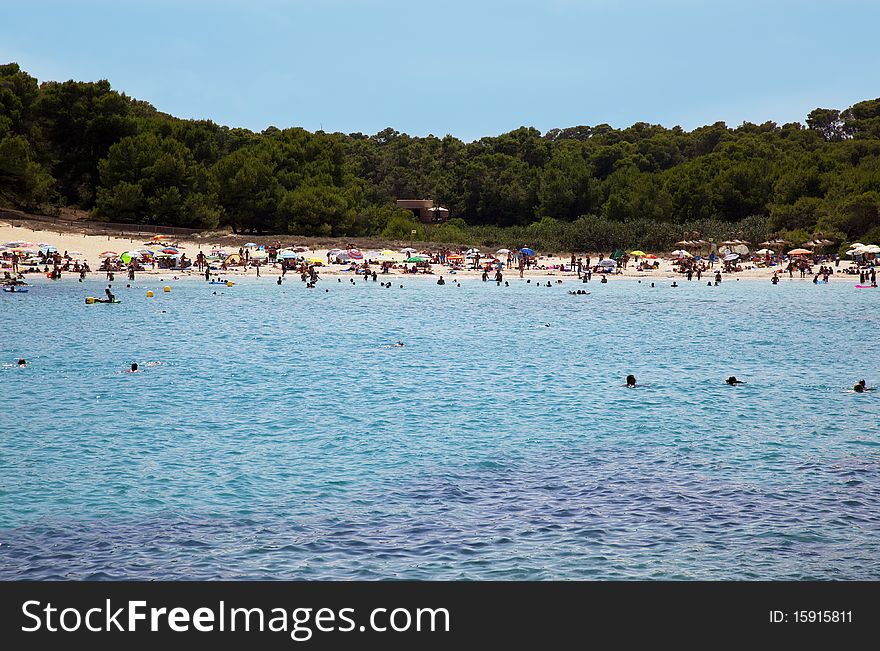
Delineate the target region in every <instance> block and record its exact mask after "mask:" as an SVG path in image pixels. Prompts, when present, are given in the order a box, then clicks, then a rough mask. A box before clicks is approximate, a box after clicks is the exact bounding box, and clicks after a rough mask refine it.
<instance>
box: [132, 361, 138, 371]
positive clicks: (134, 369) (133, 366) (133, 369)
mask: <svg viewBox="0 0 880 651" xmlns="http://www.w3.org/2000/svg"><path fill="white" fill-rule="evenodd" d="M137 370H138V365H137V362H132V363H131V372H132V373H134V372H135V371H137Z"/></svg>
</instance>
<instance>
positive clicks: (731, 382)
mask: <svg viewBox="0 0 880 651" xmlns="http://www.w3.org/2000/svg"><path fill="white" fill-rule="evenodd" d="M725 382H727V383H728V384H736V383H738V382H739V380H737V379H736V376H735V375H731V376H730V377H729V378H727V379H726V380H725Z"/></svg>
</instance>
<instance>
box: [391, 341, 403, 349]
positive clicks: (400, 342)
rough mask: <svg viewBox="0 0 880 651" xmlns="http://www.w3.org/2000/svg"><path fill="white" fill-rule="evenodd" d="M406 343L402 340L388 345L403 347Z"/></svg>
mask: <svg viewBox="0 0 880 651" xmlns="http://www.w3.org/2000/svg"><path fill="white" fill-rule="evenodd" d="M405 345H406V344H404V343H403V342H402V341H398V342H397V343H396V344H391V345H390V346H388V347H389V348H403V347H404V346H405Z"/></svg>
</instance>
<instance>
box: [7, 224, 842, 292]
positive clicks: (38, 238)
mask: <svg viewBox="0 0 880 651" xmlns="http://www.w3.org/2000/svg"><path fill="white" fill-rule="evenodd" d="M34 224H35V225H37V224H36V223H34ZM12 241H26V242H31V243H33V244H35V245H36V244H40V243H46V244H50V245H52V246H55V247H56V248H57V249H58V251H59V252H61V253H62V254H63V253H64V252H65V251H69V252H74V251H76V252H79V253H81V254H83V256H82V257H84V259H85V260H87V261H88V263H89V266H90V267H91V268H92V270H97V269H98V267H99V266H100V264H101V257H100V254H101V253H102V252H103V251H108V250H110V251H116V252H117V253H122V252H123V251H127V250H130V249H135V250H136V249H141V248H143V247H144V244H145V243H146V242H148V241H149V238H148V237H146V236H144V237H142V238H129V237H125V238H121V237H114V236H105V235H82V234H76V233H57V232H53V231H51V230H32V229H31V228H29V227H27V228H26V227H22V226H11V225H9V224H8V223H4V222H0V244H5V243H6V242H12ZM167 241H169V242H175V243H177V244H179V245H180V246H182V247H183V252H184V253H186V255H187V257H188V258H190V259H195V256H196V254H198V252H199V251H203V252H205V253H206V254H207V253H209V252H210V250H211V249H212V248H214V247H218V248H224V249H225V250H226V251H227V252H229V253H232V252H234V251H236V250H237V249H233V247H232V246H231V245H229V244H224V243H223V242H222V240H217V241H215V242H210V243H209V241H208V240H201V241H191V240H190V241H187V240H177V239H176V238H174V237H171V238H168V240H167ZM268 241H269V240H268V238H265V239H264V242H268ZM413 248H419V246H418V245H414V247H413ZM327 251H328V249H319V250H316V251H311V252H307V253H305V255H306V257H315V258H322V259H326V256H327ZM661 257H662V256H661ZM591 258H592V260H593V261H594V262H595V261H598V254H593V255H592V256H591ZM569 261H570V258H568V257H565V258H559V257H543V256H542V257H540V258H539V259H538V264H539V265H544V266H551V265H559V264H560V263H562V262H565V263H566V264H568V263H569ZM846 266H849V262H841V266H840V267H838V268H836V273H835V274H834V275H832V276H831V278H832V280H835V281H847V282H857V281H858V276H852V275H849V274H844V273H842V271H843V269H844V268H845V267H846ZM344 268H346V267H343V266H340V265H330V266H325V267H321V268H320V269H319V271H320V273H321V274H324V275H327V274H330V275H333V274H337V273H341V270H342V269H344ZM716 268H718V265H716ZM774 269H775V267H774V268H770V269H766V268H752V267H751V265H749V264H745V265H743V271H742V272H738V273H737V274H735V277H737V278H743V279H747V278H748V279H761V280H765V281H769V279H770V277H771V276H772V275H773V270H774ZM432 270H433V272H434V277H436V276H439V275H442V274H446V273H448V270H447V269H446V267H443V266H441V265H433V269H432ZM138 273H157V274H158V273H163V274H165V275H167V274H168V273H169V272H168V270H162V271H158V270H157V271H155V272H151V271H146V272H138ZM280 273H281V269H280V265H278V266H273V265H268V264H264V265H263V266H261V268H260V275H261V276H273V275H278V274H280ZM481 273H482V272H481V271H474V270H462V271H458V272H456V276H458V277H462V276H464V277H468V276H477V277H479V276H480V274H481ZM503 273H504V277H505V280H510V279H513V278H518V277H519V271H518V270H517V269H505V270H504V272H503ZM175 274H176V275H178V276H181V277H185V276H188V275H197V274H198V272H197V271H196V270H195V269H193V270H192V271H183V272H180V271H178V272H175ZM223 274H224V276H241V275H247V276H255V275H256V271H255V270H254V269H253V268H249V269H247V270H242V269H241V268H240V267H238V268H232V269H230V270H229V271H224V272H223ZM417 275H418V276H422V274H417ZM594 275H595V274H594ZM408 276H409V277H415V276H416V275H414V274H408ZM525 276H526V277H530V278H534V277H548V279H549V277H554V276H555V277H559V278H575V279H576V277H577V274H576V273H573V272H560V271H558V270H556V269H548V270H542V269H530V270H528V271H526V272H525ZM67 277H68V278H70V277H72V275H71V274H68V275H67ZM729 277H731V276H730V275H729V274H725V278H729ZM781 277H782V278H783V279H785V280H788V274H787V273H783V274H781ZM491 278H492V274H490V279H491ZM619 278H641V279H648V280H654V281H657V280H663V281H666V280H668V281H669V282H671V281H672V280H673V279H675V280H678V281H681V280H683V279H684V277H683V275H682V274H676V273H675V272H674V271H673V265H672V262H671V261H669V260H663V259H661V260H660V269H659V270H655V271H650V272H647V271H646V272H637V271H636V265H635V264H633V263H632V262H630V264H629V267H628V268H627V269H626V270H625V271H624V273H623V274H622V275H610V276H609V280H616V279H619ZM713 278H714V271H709V272H706V273H704V274H703V281H704V282H707V281H709V280H712V279H713ZM794 279H795V280H801V279H800V277H799V274H798V273H795V274H794ZM810 281H812V278H811V277H809V276H808V277H807V278H806V279H804V282H810Z"/></svg>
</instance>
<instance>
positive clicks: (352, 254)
mask: <svg viewBox="0 0 880 651" xmlns="http://www.w3.org/2000/svg"><path fill="white" fill-rule="evenodd" d="M348 257H349V258H351V259H352V260H363V259H364V254H363V253H361V252H360V251H358V250H357V249H349V250H348Z"/></svg>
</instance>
